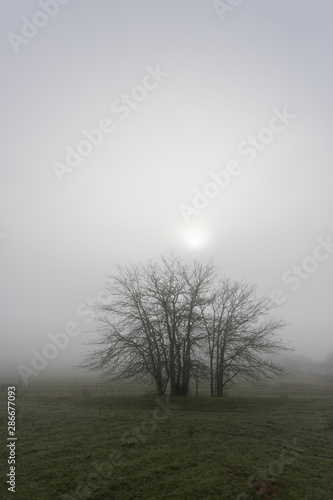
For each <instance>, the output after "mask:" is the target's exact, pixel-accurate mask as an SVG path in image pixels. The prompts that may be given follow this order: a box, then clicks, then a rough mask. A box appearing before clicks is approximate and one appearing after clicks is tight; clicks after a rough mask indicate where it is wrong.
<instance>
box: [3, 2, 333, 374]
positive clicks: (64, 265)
mask: <svg viewBox="0 0 333 500" xmlns="http://www.w3.org/2000/svg"><path fill="white" fill-rule="evenodd" d="M219 3H220V6H218V4H216V5H215V6H214V3H213V2H212V1H210V0H181V1H179V0H178V1H176V0H173V1H170V0H164V1H162V0H141V1H140V2H138V1H135V0H132V1H128V0H126V1H125V0H123V1H121V2H120V1H116V0H94V1H92V0H90V1H89V0H80V1H78V0H61V1H60V0H57V1H55V0H48V1H47V0H44V1H43V0H40V2H37V1H32V0H17V1H15V2H9V1H7V2H1V4H0V19H1V33H2V38H1V45H0V50H1V60H2V79H1V85H2V92H1V101H2V102H1V104H2V130H1V139H0V140H1V143H2V147H1V151H2V167H1V176H2V179H1V195H0V204H1V216H0V268H1V343H0V347H1V353H0V360H1V366H2V369H3V370H4V369H7V368H11V370H14V372H15V370H16V367H17V365H18V364H24V365H26V366H31V359H32V356H33V355H32V352H31V350H32V349H37V350H38V351H40V352H41V350H42V349H43V346H45V344H47V343H48V342H50V339H49V337H48V334H49V333H50V332H51V333H52V332H53V333H56V332H60V331H63V330H64V328H65V325H66V324H67V323H68V322H75V323H77V325H79V326H80V328H81V329H82V331H83V333H82V334H80V335H78V336H77V337H75V338H71V340H70V342H69V345H68V346H67V347H66V349H64V350H62V351H61V352H59V355H58V356H56V357H55V359H53V360H50V361H49V365H48V367H47V368H46V369H45V371H47V370H50V373H51V372H52V371H53V370H56V369H57V368H59V367H66V366H68V367H70V366H71V364H72V363H73V362H74V361H77V359H78V357H79V355H80V354H81V352H82V345H83V343H84V342H85V341H86V339H87V333H84V332H86V331H87V330H89V328H91V326H92V324H91V323H88V322H87V315H84V314H83V312H84V311H86V310H85V309H84V306H80V304H83V303H84V302H85V301H86V300H87V297H91V298H92V299H93V298H94V297H96V295H97V294H98V292H99V290H100V289H101V288H103V285H104V282H105V275H106V274H109V273H111V272H112V271H113V269H114V266H115V265H116V264H117V263H120V264H123V263H127V262H129V261H130V262H137V261H139V260H140V261H145V260H147V259H150V258H153V259H156V258H158V256H159V254H167V253H169V252H170V251H171V250H174V251H175V252H177V253H179V254H181V255H185V256H187V257H189V258H205V259H206V258H209V257H213V258H214V260H215V263H216V264H217V265H218V266H221V268H222V270H223V271H224V273H225V274H227V275H228V276H230V277H231V278H234V279H244V280H246V281H248V282H250V283H256V284H257V285H258V290H259V293H260V294H264V295H270V294H271V293H272V292H273V291H274V290H276V289H278V290H279V291H278V292H274V296H275V297H278V298H279V300H280V301H284V303H283V304H282V305H281V306H279V307H277V309H276V314H277V315H278V316H281V315H282V316H283V317H284V318H285V320H286V321H287V322H288V323H289V326H288V327H287V328H286V329H285V330H284V331H283V334H282V336H283V338H284V339H286V340H288V341H289V340H290V341H291V345H292V346H294V347H295V348H296V349H297V351H298V352H300V353H303V354H305V355H308V356H313V357H314V358H315V359H321V358H324V357H325V355H326V354H327V353H328V352H330V351H333V339H332V325H333V313H332V305H331V301H332V271H333V255H332V253H333V248H332V244H331V243H330V241H332V240H331V239H330V238H331V237H333V230H332V205H333V202H332V200H333V197H332V179H333V174H332V166H331V159H332V156H333V154H332V153H333V151H332V149H333V141H332V138H331V132H332V115H333V100H332V87H333V66H332V57H331V52H332V46H333V29H332V27H333V4H332V2H331V1H330V0H317V1H316V2H313V1H312V0H294V1H293V2H290V0H279V1H275V2H267V1H266V0H244V1H243V2H241V1H239V2H235V1H231V0H230V1H229V0H225V2H224V4H225V5H226V6H227V8H224V7H223V6H222V3H223V2H221V1H220V2H219ZM237 3H238V4H239V5H238V6H235V4H237ZM232 4H233V6H231V5H232ZM36 26H37V27H36ZM98 127H99V128H100V132H96V129H97V128H98ZM93 130H95V131H94V132H92V131H93ZM82 141H84V142H82ZM294 266H299V267H294ZM80 312H81V314H80ZM16 373H17V371H16Z"/></svg>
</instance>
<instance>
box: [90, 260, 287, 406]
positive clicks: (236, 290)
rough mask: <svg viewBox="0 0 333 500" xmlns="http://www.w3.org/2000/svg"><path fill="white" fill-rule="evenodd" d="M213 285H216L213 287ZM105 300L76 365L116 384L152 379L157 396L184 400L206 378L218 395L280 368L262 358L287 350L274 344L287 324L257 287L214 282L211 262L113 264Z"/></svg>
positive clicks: (171, 261)
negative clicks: (192, 385) (91, 348)
mask: <svg viewBox="0 0 333 500" xmlns="http://www.w3.org/2000/svg"><path fill="white" fill-rule="evenodd" d="M216 283H217V284H216ZM105 291H106V295H107V296H108V297H109V300H108V301H107V303H104V304H98V305H97V306H96V318H97V320H98V324H99V326H98V329H97V333H98V338H97V340H95V341H91V342H90V344H94V345H97V350H94V351H92V352H91V353H90V354H89V355H88V356H87V358H86V360H85V361H84V362H83V363H82V364H81V366H84V367H85V368H88V369H90V370H101V371H102V373H103V374H104V375H105V376H108V377H112V378H113V379H125V378H132V377H135V378H137V379H139V380H141V381H145V382H148V381H149V382H151V381H153V382H154V384H155V387H156V389H157V392H158V394H159V395H163V394H164V393H165V391H166V388H167V386H168V384H170V390H171V394H172V395H187V394H188V390H189V383H190V379H191V378H192V379H194V380H195V382H196V388H197V391H198V383H199V381H202V380H204V379H206V380H210V384H211V395H212V396H222V395H223V390H224V388H225V387H226V386H228V385H230V384H231V383H232V382H233V381H234V380H236V378H244V379H247V380H251V381H257V380H260V379H261V378H263V377H267V376H270V375H279V374H282V373H283V369H282V368H280V367H279V366H278V365H276V364H275V363H273V362H272V361H270V360H269V359H267V358H265V357H264V356H265V355H266V356H267V355H274V354H275V353H278V352H280V351H281V350H283V349H286V347H285V346H284V345H283V344H282V342H281V341H278V340H276V339H275V335H276V334H277V332H278V330H279V329H280V328H282V326H283V325H284V323H283V322H282V321H281V320H280V321H277V320H274V319H273V318H270V317H269V316H268V313H269V312H270V310H271V307H272V305H271V303H270V301H269V300H267V299H261V300H257V299H256V298H255V287H251V286H249V285H246V284H244V283H238V282H232V281H231V280H228V279H225V278H218V273H217V269H216V268H215V266H214V265H213V263H212V262H208V263H204V262H199V261H194V262H192V263H190V264H189V263H186V262H185V261H184V259H181V258H179V257H176V256H174V255H173V254H171V256H170V257H168V258H166V257H162V259H161V262H159V263H156V262H152V261H150V262H148V263H147V264H145V265H144V264H138V265H129V266H123V267H121V266H118V268H117V272H116V273H115V274H113V275H112V276H109V277H108V281H107V285H106V289H105Z"/></svg>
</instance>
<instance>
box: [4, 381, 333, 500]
mask: <svg viewBox="0 0 333 500" xmlns="http://www.w3.org/2000/svg"><path fill="white" fill-rule="evenodd" d="M332 388H333V381H332V379H327V378H324V377H317V378H316V377H307V378H304V379H293V380H290V381H282V380H281V381H277V382H275V383H274V384H267V385H265V386H258V387H255V388H252V387H249V386H244V385H243V386H239V387H237V388H235V389H234V390H233V391H230V392H229V393H228V396H227V397H225V398H223V399H212V398H209V397H208V396H201V397H199V398H196V397H188V398H172V399H171V404H173V405H177V408H173V409H171V410H170V411H169V415H167V414H165V413H164V412H163V411H159V412H158V413H156V409H157V408H158V405H157V403H156V396H152V395H149V396H147V395H146V396H145V395H140V394H139V393H138V390H137V388H133V391H131V387H130V386H125V385H123V386H119V385H118V386H110V388H109V387H106V386H101V385H99V386H90V387H88V388H87V389H84V388H83V387H78V388H77V390H76V391H73V387H70V386H69V385H67V386H66V385H56V384H53V385H35V386H29V387H28V388H27V390H25V391H24V389H21V390H20V392H19V394H18V399H17V407H18V414H17V438H18V439H17V449H16V453H17V463H16V467H17V481H16V493H15V494H13V493H9V492H7V485H6V474H7V472H8V467H9V466H8V465H7V455H8V452H7V448H6V437H7V430H6V421H7V418H6V415H5V412H6V394H5V393H1V398H0V408H1V413H0V426H1V427H0V428H1V436H3V439H2V444H1V447H0V464H1V484H0V498H1V499H4V500H6V499H12V498H15V499H17V500H30V499H32V500H52V499H60V498H62V495H65V494H68V495H71V496H69V497H68V498H75V499H78V498H80V499H87V500H88V499H89V500H98V499H99V500H102V499H103V500H106V499H119V500H127V499H147V500H148V499H152V500H157V499H189V500H193V499H202V500H204V499H219V498H221V499H237V500H245V499H255V498H261V499H268V498H270V499H281V500H294V499H301V500H330V499H333V425H332V418H333V394H332ZM134 389H135V390H134ZM126 391H127V392H126ZM75 392H76V393H75ZM131 392H132V393H131ZM159 399H160V400H161V401H163V400H165V398H159ZM154 410H155V413H154ZM154 415H155V416H156V415H157V417H159V418H160V420H159V421H157V422H155V423H154V419H153V417H154ZM135 428H138V429H139V430H138V432H139V437H138V436H137V437H135V435H134V434H135V433H134V434H133V433H132V429H135ZM124 433H126V434H124ZM97 470H98V471H99V472H97ZM80 484H81V496H80V495H79V490H78V489H77V488H78V485H80ZM84 488H85V489H84ZM65 498H66V497H65Z"/></svg>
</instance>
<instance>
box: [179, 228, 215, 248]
mask: <svg viewBox="0 0 333 500" xmlns="http://www.w3.org/2000/svg"><path fill="white" fill-rule="evenodd" d="M182 239H183V243H184V244H185V245H186V246H187V247H188V248H190V249H193V250H200V249H202V248H204V247H205V246H207V244H208V241H209V237H208V233H207V231H206V230H205V229H204V228H203V227H201V226H198V225H195V226H190V227H188V228H186V229H185V230H184V232H183V238H182Z"/></svg>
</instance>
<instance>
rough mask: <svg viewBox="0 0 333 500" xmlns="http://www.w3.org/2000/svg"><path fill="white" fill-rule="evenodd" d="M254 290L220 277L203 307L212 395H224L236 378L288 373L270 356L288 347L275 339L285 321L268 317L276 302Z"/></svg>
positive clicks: (265, 376)
mask: <svg viewBox="0 0 333 500" xmlns="http://www.w3.org/2000/svg"><path fill="white" fill-rule="evenodd" d="M255 292H256V288H255V286H250V285H247V284H245V283H243V282H232V281H231V280H229V279H226V278H224V279H220V280H219V284H218V286H217V287H216V289H215V290H214V292H213V296H212V300H211V301H210V302H209V304H208V306H207V307H206V308H203V309H202V319H203V323H204V327H205V331H206V346H207V352H208V358H209V372H210V390H211V396H218V397H221V396H223V393H224V389H225V388H226V387H228V386H230V385H232V383H233V382H234V381H235V380H236V379H237V378H238V379H239V378H242V379H245V380H250V381H252V382H257V381H259V380H261V379H263V378H267V377H270V376H274V375H283V374H284V373H285V370H284V369H283V368H282V367H280V366H279V365H277V364H276V363H274V362H273V361H272V360H271V359H270V356H272V355H275V354H278V353H279V352H281V351H282V350H288V348H287V347H286V346H285V345H284V344H283V342H282V341H281V340H278V339H276V336H277V334H278V331H279V330H280V329H281V328H283V327H284V326H285V323H284V322H283V321H282V320H275V319H274V318H272V317H269V313H270V312H271V310H272V309H273V308H274V307H275V306H274V304H273V303H272V302H271V301H270V300H269V299H265V298H263V299H256V296H255ZM265 356H266V357H265ZM267 356H269V357H267Z"/></svg>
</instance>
